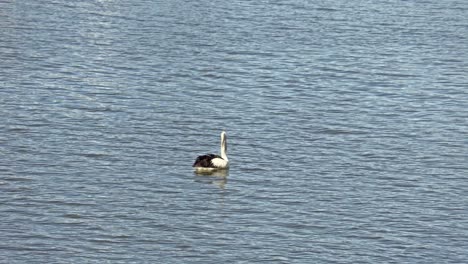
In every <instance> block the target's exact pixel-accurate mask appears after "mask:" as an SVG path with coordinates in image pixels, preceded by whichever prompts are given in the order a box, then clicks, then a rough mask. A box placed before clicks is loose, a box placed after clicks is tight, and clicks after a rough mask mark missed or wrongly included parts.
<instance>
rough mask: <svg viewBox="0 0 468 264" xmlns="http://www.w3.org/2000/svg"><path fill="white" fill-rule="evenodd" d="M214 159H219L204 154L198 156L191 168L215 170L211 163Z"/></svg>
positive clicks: (215, 156)
mask: <svg viewBox="0 0 468 264" xmlns="http://www.w3.org/2000/svg"><path fill="white" fill-rule="evenodd" d="M214 158H221V157H220V156H218V155H215V154H206V155H203V156H198V157H197V159H196V160H195V162H194V163H193V165H192V167H203V168H216V167H215V166H214V165H213V163H212V162H211V161H212V160H213V159H214Z"/></svg>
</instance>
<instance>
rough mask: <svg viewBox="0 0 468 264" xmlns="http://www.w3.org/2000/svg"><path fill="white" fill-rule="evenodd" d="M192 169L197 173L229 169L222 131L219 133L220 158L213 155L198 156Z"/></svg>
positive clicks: (225, 142) (225, 141)
mask: <svg viewBox="0 0 468 264" xmlns="http://www.w3.org/2000/svg"><path fill="white" fill-rule="evenodd" d="M192 167H194V168H195V171H197V172H212V171H217V170H225V169H228V168H229V160H228V157H227V139H226V132H224V131H223V132H222V133H221V156H218V155H215V154H207V155H203V156H198V157H197V159H196V160H195V163H193V165H192Z"/></svg>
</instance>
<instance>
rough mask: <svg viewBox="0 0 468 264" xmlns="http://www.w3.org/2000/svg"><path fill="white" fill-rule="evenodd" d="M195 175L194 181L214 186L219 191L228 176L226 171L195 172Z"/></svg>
mask: <svg viewBox="0 0 468 264" xmlns="http://www.w3.org/2000/svg"><path fill="white" fill-rule="evenodd" d="M195 174H196V175H197V177H196V178H195V181H197V182H203V183H208V184H214V185H216V186H218V187H219V188H221V189H224V186H225V185H226V183H227V177H228V176H229V173H228V170H214V171H196V172H195Z"/></svg>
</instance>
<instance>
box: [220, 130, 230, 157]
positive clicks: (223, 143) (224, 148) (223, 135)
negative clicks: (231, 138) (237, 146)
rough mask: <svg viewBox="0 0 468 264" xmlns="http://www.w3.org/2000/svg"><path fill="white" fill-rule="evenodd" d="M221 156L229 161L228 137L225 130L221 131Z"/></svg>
mask: <svg viewBox="0 0 468 264" xmlns="http://www.w3.org/2000/svg"><path fill="white" fill-rule="evenodd" d="M221 158H223V160H225V161H228V157H227V138H226V132H224V131H223V133H221Z"/></svg>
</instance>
